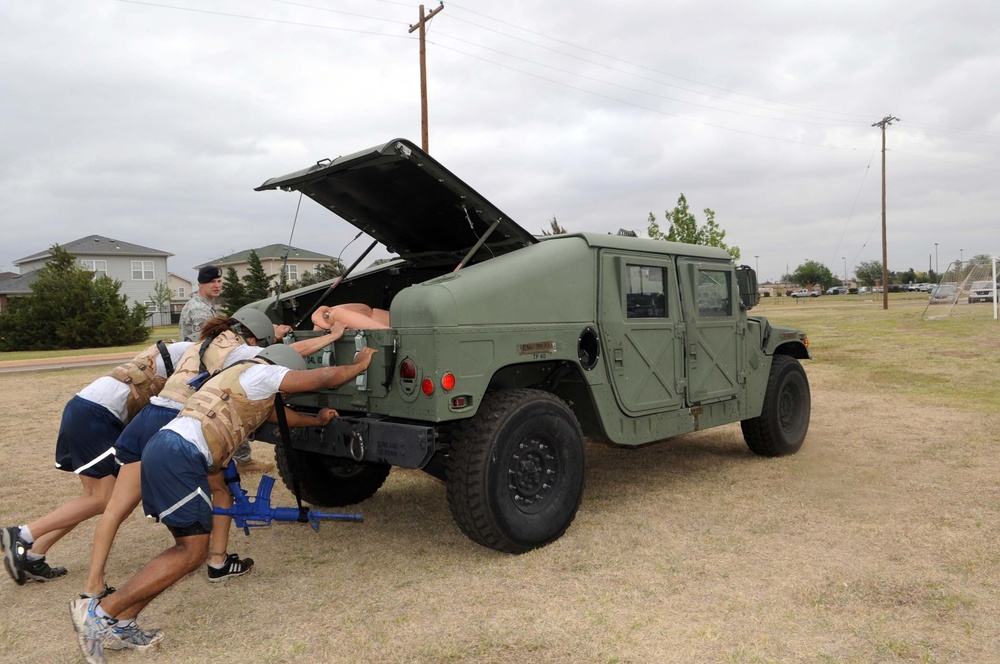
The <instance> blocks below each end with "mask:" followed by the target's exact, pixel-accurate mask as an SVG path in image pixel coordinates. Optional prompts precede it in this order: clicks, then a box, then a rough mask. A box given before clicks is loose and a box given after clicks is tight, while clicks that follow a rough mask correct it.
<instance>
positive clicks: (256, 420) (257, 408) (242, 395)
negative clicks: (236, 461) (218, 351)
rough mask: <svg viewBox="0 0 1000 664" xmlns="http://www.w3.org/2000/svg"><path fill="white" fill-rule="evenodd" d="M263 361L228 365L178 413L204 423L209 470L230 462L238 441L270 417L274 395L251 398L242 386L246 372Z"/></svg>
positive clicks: (203, 430)
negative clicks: (210, 460) (263, 397)
mask: <svg viewBox="0 0 1000 664" xmlns="http://www.w3.org/2000/svg"><path fill="white" fill-rule="evenodd" d="M263 363H264V361H263V360H260V361H253V360H250V361H247V362H246V363H245V364H244V363H238V364H236V365H234V366H232V367H229V368H228V369H226V370H225V371H224V372H222V373H221V374H219V375H218V376H215V377H214V378H212V379H211V380H209V381H208V382H207V383H205V384H204V385H203V386H202V388H201V389H200V390H198V391H197V392H195V393H194V395H193V396H191V398H189V399H188V400H187V403H185V404H184V409H183V410H182V411H181V412H180V415H178V417H193V418H194V419H196V420H198V421H200V422H201V432H202V433H203V434H204V436H205V442H206V443H208V450H209V452H211V453H212V465H211V466H210V467H209V469H208V472H210V473H211V472H214V471H216V470H219V469H220V468H223V467H225V465H226V464H227V463H229V459H230V458H231V457H232V456H233V452H235V451H236V448H237V447H238V446H239V444H240V443H242V442H243V441H244V440H246V438H247V436H249V435H250V434H251V433H253V432H254V431H256V430H257V428H258V427H259V426H260V425H261V424H263V423H264V422H265V421H266V420H267V416H268V415H269V414H270V413H271V409H272V408H273V407H274V396H273V395H272V396H270V397H268V398H267V399H262V400H260V401H251V400H250V399H249V398H248V397H247V393H246V391H245V390H244V389H243V386H242V385H240V376H241V375H242V374H243V372H244V371H246V370H247V369H249V368H250V367H253V366H257V365H258V364H263Z"/></svg>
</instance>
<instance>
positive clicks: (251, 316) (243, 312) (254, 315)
mask: <svg viewBox="0 0 1000 664" xmlns="http://www.w3.org/2000/svg"><path fill="white" fill-rule="evenodd" d="M230 318H232V319H233V320H234V321H236V322H237V323H239V324H240V325H241V326H242V327H243V330H244V331H245V332H246V333H247V334H249V335H251V336H253V337H255V338H256V339H257V341H258V342H259V343H260V345H261V346H270V345H271V344H273V343H274V325H272V324H271V319H270V318H268V317H267V315H266V314H264V312H263V311H261V310H260V309H254V308H252V307H243V308H242V309H240V310H239V311H237V312H236V313H234V314H233V315H232V316H230Z"/></svg>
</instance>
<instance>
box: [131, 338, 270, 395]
mask: <svg viewBox="0 0 1000 664" xmlns="http://www.w3.org/2000/svg"><path fill="white" fill-rule="evenodd" d="M183 343H184V345H185V346H190V345H192V344H191V342H190V341H185V342H183ZM195 343H200V342H195ZM179 345H181V344H174V346H179ZM262 350H264V347H263V346H248V345H246V344H243V345H240V346H237V347H236V348H234V349H232V350H231V351H229V355H226V359H225V361H223V363H222V368H223V369H225V368H226V367H229V366H232V365H233V364H234V363H236V362H239V361H240V360H252V359H253V358H255V357H257V355H258V354H260V351H262ZM172 359H173V356H171V360H172ZM177 361H178V362H179V361H180V360H177ZM149 403H151V404H153V405H154V406H160V407H162V408H170V409H172V410H180V409H181V408H183V407H184V404H182V403H181V402H180V401H174V400H173V399H168V398H167V397H161V396H159V395H157V396H155V397H153V398H152V399H150V400H149Z"/></svg>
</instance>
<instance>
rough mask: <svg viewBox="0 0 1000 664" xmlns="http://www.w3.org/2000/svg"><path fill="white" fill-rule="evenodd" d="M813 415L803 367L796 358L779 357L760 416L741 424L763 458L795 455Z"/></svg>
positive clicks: (773, 364)
mask: <svg viewBox="0 0 1000 664" xmlns="http://www.w3.org/2000/svg"><path fill="white" fill-rule="evenodd" d="M810 412H811V398H810V394H809V380H808V379H807V378H806V372H805V370H803V369H802V365H801V364H800V363H799V361H798V360H796V359H795V358H794V357H790V356H788V355H775V356H774V359H773V360H772V362H771V373H770V374H769V375H768V377H767V389H766V391H765V393H764V405H763V408H761V411H760V416H759V417H755V418H752V419H749V420H743V421H742V422H740V425H741V427H742V428H743V439H744V440H745V441H746V443H747V447H749V448H750V450H751V451H752V452H754V453H755V454H759V455H761V456H768V457H777V456H785V455H787V454H795V453H796V452H798V451H799V448H800V447H802V443H803V442H804V441H805V439H806V432H807V431H808V430H809V415H810Z"/></svg>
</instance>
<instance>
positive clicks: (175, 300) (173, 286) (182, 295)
mask: <svg viewBox="0 0 1000 664" xmlns="http://www.w3.org/2000/svg"><path fill="white" fill-rule="evenodd" d="M167 286H168V287H169V288H170V322H171V323H179V322H180V321H181V309H183V308H184V305H185V304H187V301H188V300H190V299H191V296H192V295H193V294H194V293H195V292H197V290H198V288H197V287H196V286H195V285H194V283H193V282H192V281H190V280H188V279H185V278H184V277H182V276H180V275H177V274H174V273H173V272H168V273H167Z"/></svg>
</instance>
